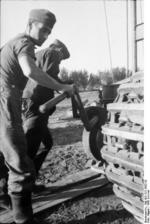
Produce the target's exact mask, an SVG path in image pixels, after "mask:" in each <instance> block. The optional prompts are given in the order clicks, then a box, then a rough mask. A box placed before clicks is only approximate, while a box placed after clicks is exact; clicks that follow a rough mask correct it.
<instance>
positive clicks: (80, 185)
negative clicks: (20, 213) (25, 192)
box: [0, 169, 108, 224]
mask: <svg viewBox="0 0 150 224" xmlns="http://www.w3.org/2000/svg"><path fill="white" fill-rule="evenodd" d="M88 172H89V173H88ZM82 174H83V178H82ZM92 175H93V177H92ZM69 176H70V177H71V175H69ZM70 177H67V178H65V179H64V180H62V181H58V182H56V183H54V184H49V185H48V187H47V189H46V190H45V191H43V192H41V193H40V194H37V195H34V196H33V211H34V214H36V213H39V212H41V211H43V210H45V209H48V208H51V207H52V206H55V205H58V204H60V203H62V202H65V201H67V200H70V199H72V198H75V197H77V196H80V195H82V194H85V193H86V192H88V191H91V190H93V189H95V188H98V187H101V186H103V185H104V184H106V183H108V180H107V179H106V177H104V176H101V175H100V174H98V173H97V172H94V171H93V170H91V169H87V170H85V171H81V172H79V173H77V174H75V175H72V177H71V178H70ZM69 178H70V179H69ZM92 178H96V179H92ZM85 180H88V182H86V183H84V181H85ZM58 184H59V185H58ZM74 184H75V185H74ZM69 185H70V189H66V187H68V186H69ZM55 187H56V189H55ZM52 188H53V189H55V193H52V192H51V189H52ZM62 188H65V189H64V190H62ZM60 189H61V192H59V191H58V190H60ZM12 221H13V220H12V214H11V212H10V211H6V210H3V211H2V212H0V223H7V224H8V223H11V222H12Z"/></svg>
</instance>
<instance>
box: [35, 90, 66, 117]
mask: <svg viewBox="0 0 150 224" xmlns="http://www.w3.org/2000/svg"><path fill="white" fill-rule="evenodd" d="M66 97H67V94H66V93H65V92H64V93H62V94H60V95H59V96H56V97H55V98H53V99H51V100H49V101H47V102H46V103H44V104H42V105H41V106H40V107H39V111H40V112H41V113H43V114H44V113H46V112H47V111H48V110H50V109H51V108H53V107H54V106H55V105H56V104H58V103H59V102H61V101H62V100H64V99H65V98H66Z"/></svg>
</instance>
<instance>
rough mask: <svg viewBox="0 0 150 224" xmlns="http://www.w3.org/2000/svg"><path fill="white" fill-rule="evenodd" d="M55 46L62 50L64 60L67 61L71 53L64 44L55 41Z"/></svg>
mask: <svg viewBox="0 0 150 224" xmlns="http://www.w3.org/2000/svg"><path fill="white" fill-rule="evenodd" d="M52 45H54V46H56V47H58V48H61V50H62V53H63V59H67V58H69V57H70V53H69V51H68V49H67V47H66V45H65V44H64V43H62V42H61V41H60V40H58V39H56V40H54V42H53V44H52Z"/></svg>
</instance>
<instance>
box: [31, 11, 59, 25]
mask: <svg viewBox="0 0 150 224" xmlns="http://www.w3.org/2000/svg"><path fill="white" fill-rule="evenodd" d="M29 19H30V20H33V21H34V20H35V21H38V22H41V23H43V24H44V26H45V27H47V28H49V29H52V28H53V26H54V24H55V22H56V17H55V15H54V14H53V13H52V12H50V11H49V10H47V9H33V10H31V11H30V13H29Z"/></svg>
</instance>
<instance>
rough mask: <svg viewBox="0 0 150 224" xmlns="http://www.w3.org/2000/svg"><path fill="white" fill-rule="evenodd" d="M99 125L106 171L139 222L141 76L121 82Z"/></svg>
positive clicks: (124, 204) (141, 119)
mask: <svg viewBox="0 0 150 224" xmlns="http://www.w3.org/2000/svg"><path fill="white" fill-rule="evenodd" d="M107 111H108V121H107V123H106V124H105V125H104V126H103V127H102V133H103V135H104V146H103V148H102V149H101V154H102V157H103V159H104V160H105V161H106V167H105V174H106V176H107V178H108V179H109V180H110V181H111V182H112V183H113V191H114V193H115V194H116V196H117V197H119V198H120V199H121V201H122V204H123V206H124V208H125V209H126V210H128V211H129V212H130V213H132V214H133V215H134V217H135V218H136V219H137V220H138V221H139V222H141V223H143V218H144V209H143V208H144V202H143V190H144V189H143V186H144V136H143V133H144V121H143V118H144V91H143V75H139V74H138V76H136V75H135V76H134V77H133V78H132V82H129V83H125V84H122V85H121V86H120V87H119V88H118V95H117V97H116V99H115V101H114V103H111V104H108V105H107Z"/></svg>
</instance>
